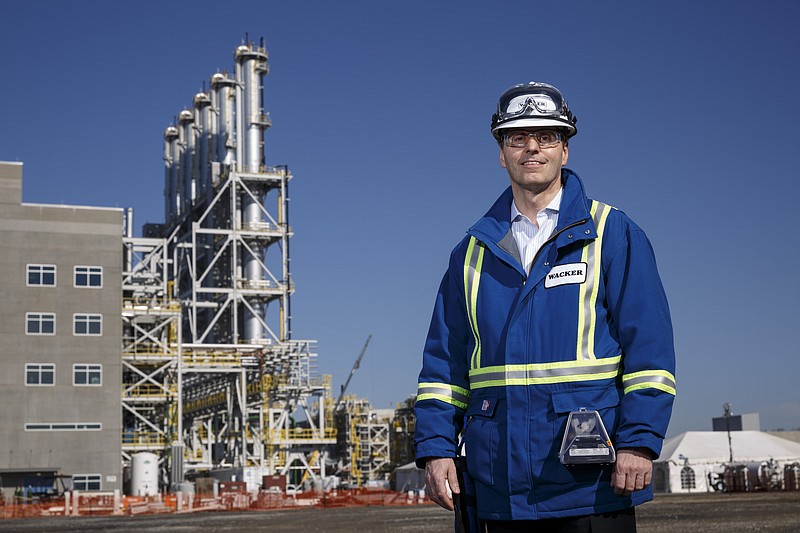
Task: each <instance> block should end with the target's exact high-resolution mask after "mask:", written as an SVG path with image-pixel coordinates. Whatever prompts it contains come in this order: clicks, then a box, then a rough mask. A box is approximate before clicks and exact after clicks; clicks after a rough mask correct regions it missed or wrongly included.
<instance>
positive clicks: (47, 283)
mask: <svg viewBox="0 0 800 533" xmlns="http://www.w3.org/2000/svg"><path fill="white" fill-rule="evenodd" d="M28 286H29V287H55V286H56V266H55V265H28Z"/></svg>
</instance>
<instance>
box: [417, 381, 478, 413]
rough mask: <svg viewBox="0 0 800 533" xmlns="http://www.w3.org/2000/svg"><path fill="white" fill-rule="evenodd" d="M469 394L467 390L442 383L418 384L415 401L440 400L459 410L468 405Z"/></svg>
mask: <svg viewBox="0 0 800 533" xmlns="http://www.w3.org/2000/svg"><path fill="white" fill-rule="evenodd" d="M469 395H470V392H469V391H468V390H467V389H463V388H461V387H456V386H455V385H446V384H444V383H420V384H419V386H418V387H417V401H418V402H419V401H422V400H440V401H443V402H445V403H449V404H451V405H455V406H456V407H460V408H461V409H466V408H467V405H468V404H469Z"/></svg>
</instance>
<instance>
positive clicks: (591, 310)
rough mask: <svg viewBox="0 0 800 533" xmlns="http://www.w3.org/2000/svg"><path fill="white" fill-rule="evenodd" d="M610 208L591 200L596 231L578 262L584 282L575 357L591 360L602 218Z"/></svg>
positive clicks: (579, 298) (599, 264)
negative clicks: (584, 267)
mask: <svg viewBox="0 0 800 533" xmlns="http://www.w3.org/2000/svg"><path fill="white" fill-rule="evenodd" d="M611 209H612V208H611V207H610V206H609V205H606V204H604V203H602V202H598V201H594V200H593V201H592V207H591V209H590V214H591V215H592V219H593V220H594V224H595V228H596V230H597V238H596V239H594V240H592V241H591V242H589V243H588V244H587V245H586V246H584V247H583V252H582V253H581V262H582V263H584V264H585V265H586V281H585V282H584V283H582V284H581V286H580V290H579V294H578V339H577V359H579V360H584V361H587V360H592V359H595V358H596V355H595V353H594V335H595V326H596V323H597V312H596V311H595V305H596V304H597V292H598V290H599V288H600V272H601V271H602V263H601V260H602V259H601V258H602V251H603V233H604V232H605V225H606V218H607V217H608V213H609V212H611Z"/></svg>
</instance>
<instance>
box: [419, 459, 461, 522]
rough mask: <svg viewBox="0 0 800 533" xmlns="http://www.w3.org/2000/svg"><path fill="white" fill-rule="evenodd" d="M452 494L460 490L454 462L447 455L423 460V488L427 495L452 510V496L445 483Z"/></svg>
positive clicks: (441, 505)
mask: <svg viewBox="0 0 800 533" xmlns="http://www.w3.org/2000/svg"><path fill="white" fill-rule="evenodd" d="M448 483H449V484H450V490H451V491H452V492H453V493H454V494H459V493H460V492H461V487H459V486H458V476H457V475H456V463H455V462H454V461H453V460H452V459H451V458H449V457H439V458H431V459H428V460H427V461H426V462H425V488H426V490H427V491H428V496H430V499H431V500H433V501H434V502H435V503H436V504H438V505H439V506H440V507H444V508H445V509H447V510H448V511H452V510H453V498H452V497H450V495H449V494H448V493H447V485H448Z"/></svg>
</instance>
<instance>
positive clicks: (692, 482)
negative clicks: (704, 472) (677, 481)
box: [681, 465, 697, 490]
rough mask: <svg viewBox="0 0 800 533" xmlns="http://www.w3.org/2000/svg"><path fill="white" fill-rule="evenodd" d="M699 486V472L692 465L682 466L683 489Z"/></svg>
mask: <svg viewBox="0 0 800 533" xmlns="http://www.w3.org/2000/svg"><path fill="white" fill-rule="evenodd" d="M696 488H697V474H696V473H695V471H694V468H692V467H691V466H688V465H687V466H684V467H683V468H681V489H683V490H692V489H696Z"/></svg>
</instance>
